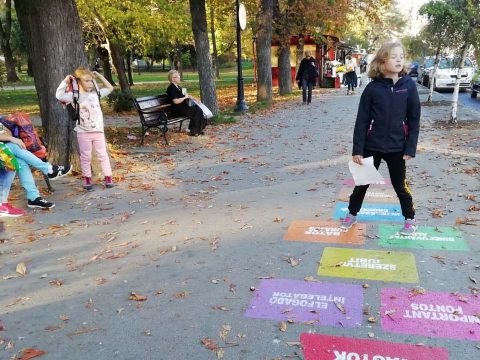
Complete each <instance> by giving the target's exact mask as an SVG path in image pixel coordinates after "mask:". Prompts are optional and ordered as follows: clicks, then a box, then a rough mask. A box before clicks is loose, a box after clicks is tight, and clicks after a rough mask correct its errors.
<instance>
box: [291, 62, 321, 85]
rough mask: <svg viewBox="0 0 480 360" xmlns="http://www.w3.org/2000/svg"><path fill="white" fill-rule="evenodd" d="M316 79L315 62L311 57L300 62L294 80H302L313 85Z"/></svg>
mask: <svg viewBox="0 0 480 360" xmlns="http://www.w3.org/2000/svg"><path fill="white" fill-rule="evenodd" d="M317 77H318V71H317V62H316V60H315V58H314V57H313V56H310V57H305V58H304V59H302V61H301V62H300V66H299V67H298V71H297V76H296V77H295V80H297V81H301V80H303V79H305V80H308V81H311V82H313V83H315V79H316V78H317Z"/></svg>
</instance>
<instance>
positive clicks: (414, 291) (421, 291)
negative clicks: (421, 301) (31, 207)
mask: <svg viewBox="0 0 480 360" xmlns="http://www.w3.org/2000/svg"><path fill="white" fill-rule="evenodd" d="M426 293H427V291H426V290H425V289H424V288H422V287H416V288H414V289H412V290H410V291H409V292H408V296H409V297H413V296H417V295H425V294H426Z"/></svg>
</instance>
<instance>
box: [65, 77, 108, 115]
mask: <svg viewBox="0 0 480 360" xmlns="http://www.w3.org/2000/svg"><path fill="white" fill-rule="evenodd" d="M93 85H94V86H95V91H96V92H97V95H98V101H100V90H99V89H98V86H97V83H96V82H95V81H94V82H93ZM66 91H67V92H70V91H71V92H72V98H73V100H72V102H71V103H69V104H67V105H66V108H67V111H68V116H69V117H70V119H71V120H73V121H76V122H77V123H78V124H80V104H79V102H78V98H79V96H80V89H79V87H78V79H77V78H74V77H72V81H71V82H70V84H69V85H68V86H67V90H66Z"/></svg>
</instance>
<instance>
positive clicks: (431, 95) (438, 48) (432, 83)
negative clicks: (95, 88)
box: [421, 46, 441, 102]
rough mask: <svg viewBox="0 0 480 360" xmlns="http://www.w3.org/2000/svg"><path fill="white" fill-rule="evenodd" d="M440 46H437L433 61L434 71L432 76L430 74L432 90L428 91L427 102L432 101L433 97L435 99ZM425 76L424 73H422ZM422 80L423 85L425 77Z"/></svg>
mask: <svg viewBox="0 0 480 360" xmlns="http://www.w3.org/2000/svg"><path fill="white" fill-rule="evenodd" d="M440 50H441V48H440V46H439V47H437V52H436V53H435V61H434V63H433V72H432V77H431V78H430V76H429V80H428V81H429V88H430V91H429V93H428V98H427V102H431V101H432V99H433V91H434V90H435V73H436V72H437V69H438V62H439V61H440ZM422 76H423V74H422ZM421 81H422V85H423V79H422V80H421Z"/></svg>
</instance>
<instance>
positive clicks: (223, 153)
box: [0, 89, 480, 360]
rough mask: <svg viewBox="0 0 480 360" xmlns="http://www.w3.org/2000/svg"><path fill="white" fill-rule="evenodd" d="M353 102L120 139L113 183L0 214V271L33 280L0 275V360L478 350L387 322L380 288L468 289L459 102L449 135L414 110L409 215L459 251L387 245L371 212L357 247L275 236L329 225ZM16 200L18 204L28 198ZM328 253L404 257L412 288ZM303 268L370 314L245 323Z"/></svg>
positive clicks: (470, 241)
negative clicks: (356, 342)
mask: <svg viewBox="0 0 480 360" xmlns="http://www.w3.org/2000/svg"><path fill="white" fill-rule="evenodd" d="M342 90H343V89H342ZM421 96H422V98H423V97H424V96H425V95H423V94H422V95H421ZM358 101H359V95H355V96H347V95H345V94H343V91H337V92H335V93H332V94H328V95H318V94H315V95H314V99H313V103H312V104H311V105H309V106H301V105H300V104H299V101H291V102H288V103H285V104H282V105H279V106H276V107H275V109H274V110H270V111H265V112H263V113H258V114H255V115H251V114H246V115H245V116H242V117H241V118H240V119H239V121H238V123H237V124H234V125H222V126H218V127H214V128H207V135H206V136H204V137H198V138H191V137H187V136H185V135H182V134H170V135H171V146H170V147H164V146H163V145H157V144H156V138H155V136H152V137H149V138H147V143H146V146H145V147H144V148H138V147H137V143H138V141H137V142H135V141H129V140H128V139H127V138H125V142H124V144H123V145H122V146H121V149H120V150H121V151H120V152H115V151H114V152H113V156H114V159H113V160H114V162H115V166H114V169H115V170H114V172H115V174H114V175H115V176H117V178H120V179H121V182H119V183H118V184H117V186H116V187H115V188H114V189H104V188H103V187H102V186H100V185H96V188H95V191H93V192H88V193H85V192H83V191H82V190H81V189H80V186H81V183H80V180H79V179H76V178H73V177H70V178H66V179H65V178H64V179H60V180H58V181H57V182H56V183H55V184H54V186H55V188H56V189H57V190H56V192H55V193H54V194H52V195H51V196H49V197H48V199H51V200H53V201H55V203H56V207H55V208H54V209H53V211H47V212H44V211H30V210H29V215H28V216H25V217H23V218H19V219H16V220H11V219H2V222H3V225H4V228H3V230H4V231H3V232H2V233H1V235H0V276H1V277H4V278H9V277H10V276H12V275H14V274H15V268H16V265H17V264H18V263H21V262H23V263H25V265H26V267H27V274H26V275H25V276H23V277H15V278H11V279H9V280H3V281H2V280H0V288H1V293H2V295H3V296H2V297H1V298H0V342H1V347H0V359H4V358H5V359H9V358H10V357H12V356H13V355H14V354H15V353H17V352H19V351H20V350H21V349H23V348H36V349H41V350H44V351H47V352H48V353H47V354H45V355H43V356H42V357H39V359H72V360H76V359H79V360H84V359H113V358H115V359H165V360H177V359H216V358H222V357H223V358H224V359H244V360H247V359H252V360H253V359H283V358H299V359H303V358H304V357H303V355H302V350H301V349H300V348H299V347H298V346H297V343H298V341H299V338H300V334H302V333H312V334H324V335H326V334H328V335H335V336H344V337H348V338H354V339H370V340H382V341H389V342H390V341H391V342H396V343H403V344H424V345H425V346H433V347H443V348H447V349H448V351H449V358H450V359H452V360H453V359H454V360H474V359H478V357H479V356H480V355H479V354H480V350H479V349H478V348H477V347H476V345H477V344H478V343H479V341H469V340H458V339H455V338H453V337H451V338H448V337H447V338H445V337H427V336H422V335H418V334H405V333H394V332H388V331H386V330H384V328H383V327H382V326H381V321H380V317H381V316H382V315H384V314H382V313H381V306H382V303H381V300H380V293H381V292H382V291H383V289H385V288H406V289H413V288H414V287H416V286H421V287H422V288H424V289H425V290H426V291H427V292H445V293H456V292H458V293H460V294H473V293H475V292H476V291H478V290H475V289H478V285H477V279H479V280H478V281H480V274H479V271H480V263H479V260H478V259H479V257H478V255H479V250H480V245H479V243H478V241H477V239H478V237H479V235H480V230H479V227H478V224H479V222H478V218H479V214H478V210H472V209H475V207H479V201H478V194H479V190H480V186H479V173H478V169H479V167H480V151H479V150H480V140H479V139H480V130H479V126H478V125H479V120H480V114H479V113H476V112H471V111H470V110H468V109H463V108H460V109H459V114H460V115H461V116H460V117H461V118H467V119H468V122H466V123H462V124H461V126H458V127H454V128H446V127H442V126H439V125H438V123H437V122H436V121H437V120H441V119H445V118H446V116H447V114H448V107H447V106H425V107H423V109H422V129H421V138H420V144H419V151H418V154H417V157H416V158H415V159H413V160H412V161H411V162H409V164H408V169H407V172H408V177H409V179H410V180H411V182H412V186H411V188H412V191H413V194H414V199H415V202H416V209H417V220H418V222H419V224H420V225H424V226H425V225H428V226H431V227H453V226H456V227H457V228H458V229H459V230H460V231H461V233H462V234H463V237H464V239H465V242H466V244H467V245H468V248H469V249H470V250H469V251H452V250H442V249H437V250H428V249H419V248H407V249H405V248H395V249H393V248H391V249H390V248H386V247H384V246H380V245H379V238H378V226H379V223H378V222H375V221H373V222H366V239H365V240H366V241H365V244H364V245H356V246H355V245H348V244H342V245H338V244H332V243H312V242H294V241H285V240H283V237H284V235H285V232H286V231H287V229H288V227H289V225H290V224H291V223H292V222H293V221H298V220H312V221H329V220H332V217H333V216H334V212H335V208H336V205H337V204H338V202H339V200H338V193H339V191H340V190H341V188H342V187H343V185H342V182H343V181H344V180H345V179H348V178H350V174H349V171H348V166H347V161H348V159H349V158H350V151H351V138H352V131H353V125H354V121H355V114H356V110H357V107H358ZM110 121H115V122H116V123H118V122H119V120H118V119H115V120H113V119H112V120H111V119H110V118H108V119H107V124H110ZM126 121H128V122H129V121H132V124H133V122H134V121H135V118H131V119H130V118H129V119H126ZM158 142H160V143H161V142H162V138H161V137H158ZM380 171H381V172H382V173H384V174H386V173H387V171H386V167H385V165H382V166H381V168H380ZM13 195H14V196H15V198H16V200H15V201H14V204H15V205H18V206H21V207H24V204H25V203H26V201H25V199H24V195H23V193H22V192H21V191H19V190H18V189H17V190H15V191H14V194H13ZM467 218H470V220H468V219H467ZM459 219H460V220H465V219H467V220H465V221H464V222H465V223H467V224H471V225H464V224H463V225H462V224H459V225H458V224H457V225H456V222H462V221H459ZM475 219H477V220H475ZM335 221H336V220H335ZM396 224H397V225H398V226H400V225H399V224H400V223H396ZM327 247H336V248H342V249H351V248H355V249H359V250H362V249H365V250H383V251H403V252H409V253H412V254H413V255H414V256H415V260H416V267H417V270H418V277H419V282H418V283H410V284H405V283H402V282H395V281H394V282H391V281H378V280H365V279H353V278H346V277H334V276H319V275H317V269H318V266H319V261H320V259H321V258H322V255H323V253H324V250H325V248H327ZM309 276H310V277H313V278H315V279H317V280H318V281H320V282H321V283H322V284H335V285H332V286H338V284H343V285H357V286H360V285H363V288H362V289H363V290H362V292H363V297H364V298H363V302H362V306H363V307H369V309H370V310H369V315H361V321H360V324H359V325H358V326H356V327H353V328H347V327H342V326H341V325H340V324H338V323H337V324H336V325H330V326H328V325H322V323H321V321H322V320H320V323H318V322H317V323H310V324H308V323H307V324H305V323H300V322H296V321H295V320H292V322H287V321H285V324H281V322H280V321H278V320H268V319H259V318H251V317H245V316H244V312H245V310H246V309H251V306H250V305H249V304H250V303H251V301H252V299H254V298H255V297H256V296H257V294H260V293H261V287H262V281H266V280H270V279H286V280H298V281H303V279H305V278H306V277H309ZM313 284H316V283H313ZM132 293H135V295H132ZM142 296H146V300H145V301H135V299H136V300H142V299H143V298H142ZM130 298H131V299H130ZM285 311H287V309H286V310H285ZM288 311H290V310H288ZM339 311H340V308H339ZM346 311H350V309H347V310H346ZM478 311H479V312H480V308H479V309H478ZM372 316H374V317H376V318H377V319H378V321H374V322H371V321H370V322H369V320H368V319H369V318H370V317H372ZM322 319H323V318H322ZM475 331H480V330H475ZM472 336H473V335H472ZM202 341H203V343H202ZM215 344H216V345H215ZM423 348H424V346H423V345H422V346H418V351H419V352H420V351H423V350H422V349H423ZM332 359H333V357H332Z"/></svg>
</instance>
